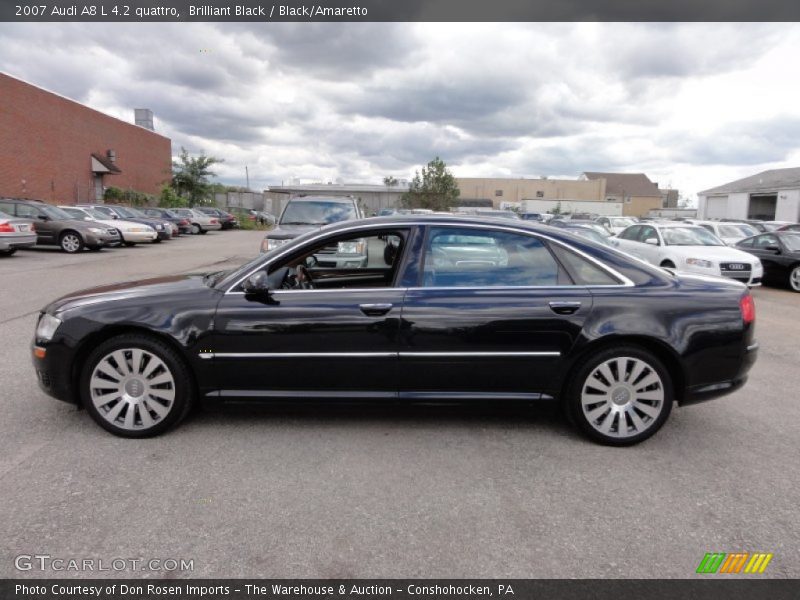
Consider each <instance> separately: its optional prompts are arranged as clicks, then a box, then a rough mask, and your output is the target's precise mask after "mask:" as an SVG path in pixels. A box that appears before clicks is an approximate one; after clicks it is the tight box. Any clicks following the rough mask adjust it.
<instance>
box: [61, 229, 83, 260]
mask: <svg viewBox="0 0 800 600" xmlns="http://www.w3.org/2000/svg"><path fill="white" fill-rule="evenodd" d="M58 245H59V246H61V250H63V251H64V252H66V253H67V254H76V253H78V252H80V251H81V250H83V246H84V243H83V238H82V237H81V235H80V234H79V233H78V232H76V231H65V232H64V233H62V234H61V237H59V238H58Z"/></svg>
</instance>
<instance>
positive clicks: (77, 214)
mask: <svg viewBox="0 0 800 600" xmlns="http://www.w3.org/2000/svg"><path fill="white" fill-rule="evenodd" d="M59 208H60V209H62V210H64V211H66V212H67V213H68V214H69V215H70V216H71V217H73V218H75V219H80V220H82V221H95V222H97V223H102V224H103V225H106V226H108V227H113V228H114V229H116V230H118V231H119V234H120V235H121V236H122V243H123V244H125V245H126V246H135V245H136V244H143V243H148V244H149V243H151V242H153V240H155V239H156V238H157V237H158V233H156V230H155V229H153V228H152V227H150V226H149V225H145V224H144V223H136V222H135V221H125V220H124V219H109V218H108V215H106V214H105V213H102V212H100V211H99V210H95V209H94V208H85V207H78V206H69V205H63V204H62V205H59Z"/></svg>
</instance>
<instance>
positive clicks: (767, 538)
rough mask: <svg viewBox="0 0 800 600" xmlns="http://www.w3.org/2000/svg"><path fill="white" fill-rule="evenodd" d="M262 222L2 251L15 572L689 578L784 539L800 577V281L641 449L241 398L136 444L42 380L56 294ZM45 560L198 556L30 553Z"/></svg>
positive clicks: (191, 259) (493, 415) (5, 552)
mask: <svg viewBox="0 0 800 600" xmlns="http://www.w3.org/2000/svg"><path fill="white" fill-rule="evenodd" d="M262 235H263V234H261V233H259V232H248V231H233V232H218V233H217V232H212V233H209V234H208V235H205V236H195V237H184V238H182V239H177V240H173V241H169V242H164V243H162V244H158V245H148V246H137V247H136V248H131V249H112V250H104V251H102V252H100V253H88V252H87V253H83V254H81V255H80V256H69V255H65V254H63V253H61V252H59V251H58V250H55V249H40V250H31V251H22V252H19V253H17V255H16V256H14V257H12V258H8V259H0V340H2V360H1V361H0V507H2V508H0V577H20V576H23V577H53V576H70V577H72V576H74V577H92V576H94V577H96V576H98V575H100V576H103V577H106V576H119V577H132V576H137V577H138V576H145V577H164V576H194V577H458V578H460V577H469V578H473V577H569V578H573V577H626V578H627V577H681V578H683V577H692V576H694V574H695V569H696V568H697V566H698V564H699V562H700V560H701V559H702V558H703V556H704V554H705V553H706V552H737V551H749V552H771V553H773V554H774V558H773V559H772V562H771V563H770V564H769V567H768V569H767V571H766V573H765V574H764V575H761V576H760V577H765V576H771V577H800V518H798V501H799V500H800V402H799V401H798V392H797V390H798V388H800V368H798V365H800V343H799V342H798V340H800V320H798V309H800V294H793V293H791V292H789V291H787V290H782V289H770V288H762V289H757V290H754V296H755V298H756V306H757V321H756V331H757V338H758V341H759V342H760V344H761V349H760V354H759V360H758V363H757V364H756V365H755V367H754V369H753V371H752V373H751V378H750V381H749V383H748V384H747V386H745V388H744V389H743V390H740V391H739V392H737V393H735V394H733V395H731V396H728V397H725V398H722V399H719V400H715V401H712V402H708V403H705V404H701V405H696V406H691V407H686V408H682V409H676V410H674V411H673V413H672V416H671V417H670V420H669V422H668V423H667V424H666V426H665V427H664V428H663V429H662V430H661V432H659V433H658V434H657V435H656V436H655V437H654V438H652V439H651V440H649V441H647V442H645V443H644V444H641V445H639V446H635V447H632V448H624V449H615V448H605V447H601V446H597V445H595V444H592V443H590V442H588V441H585V440H584V439H583V438H582V437H580V436H579V435H577V434H576V433H574V432H573V431H572V430H571V429H570V428H569V426H567V425H566V424H565V423H564V422H562V420H561V418H560V417H559V415H558V413H557V412H556V411H553V410H551V409H548V408H537V409H534V410H530V409H526V408H524V407H504V406H500V407H491V406H477V407H443V406H415V407H402V406H396V405H392V406H385V405H384V406H382V405H370V406H358V405H354V406H336V405H316V406H302V407H297V406H292V405H290V404H282V405H272V406H257V407H248V406H245V407H242V406H237V407H229V408H224V409H221V410H213V411H208V412H201V413H197V414H195V415H193V416H192V417H190V419H189V420H188V421H186V422H185V423H184V424H183V425H181V426H180V428H178V429H177V430H175V431H172V432H170V433H168V434H166V435H164V436H161V437H158V438H154V439H148V440H126V439H121V438H117V437H114V436H112V435H110V434H108V433H106V432H105V431H104V430H102V429H101V428H100V427H98V426H97V425H95V424H94V422H93V421H92V420H91V419H90V417H89V416H88V415H87V414H86V413H85V412H83V411H79V410H76V409H75V408H74V407H71V406H69V405H67V404H64V403H61V402H58V401H57V400H53V399H51V398H49V397H48V396H46V395H45V394H44V393H42V392H41V391H39V388H38V387H37V385H36V381H35V378H34V373H33V368H32V366H31V361H30V356H29V353H30V349H29V344H30V341H31V336H32V334H33V329H34V326H35V321H36V314H37V312H38V310H39V309H40V308H41V307H42V306H43V305H45V304H46V303H47V302H49V301H50V300H52V299H54V298H56V297H58V296H60V295H63V294H65V293H67V292H70V291H73V290H76V289H80V288H86V287H91V286H93V285H100V284H106V283H112V282H118V281H125V280H133V279H142V278H146V277H151V276H159V275H165V274H171V273H186V272H198V271H205V270H218V269H220V268H224V267H225V266H228V265H235V264H237V263H241V262H243V261H245V260H247V259H248V258H250V257H252V256H253V255H254V254H255V253H256V252H257V251H258V244H259V241H260V239H261V237H262ZM487 376H491V375H490V374H487ZM34 554H45V555H49V556H51V557H53V558H62V559H78V560H82V559H91V560H95V561H98V560H103V561H105V565H106V566H108V565H109V564H110V562H109V561H111V560H113V559H139V558H143V559H161V560H163V559H178V560H179V559H186V560H192V561H193V570H192V571H188V572H180V571H171V572H168V573H166V572H163V571H141V572H140V571H138V570H137V571H131V570H128V568H126V569H125V570H122V571H114V570H111V571H106V572H97V571H80V572H75V571H62V572H54V571H52V570H45V571H40V570H38V569H32V570H30V571H18V570H17V569H16V568H15V558H16V557H18V556H20V555H34ZM65 564H68V563H65ZM117 564H119V563H117ZM95 565H97V563H95ZM739 577H741V576H739Z"/></svg>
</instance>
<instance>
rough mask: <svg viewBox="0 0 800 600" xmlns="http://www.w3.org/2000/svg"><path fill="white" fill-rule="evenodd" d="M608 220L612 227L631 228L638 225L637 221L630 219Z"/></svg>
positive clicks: (615, 218) (617, 218)
mask: <svg viewBox="0 0 800 600" xmlns="http://www.w3.org/2000/svg"><path fill="white" fill-rule="evenodd" d="M608 220H609V222H610V223H611V226H612V227H630V226H631V225H636V221H635V220H634V219H629V218H628V217H609V218H608Z"/></svg>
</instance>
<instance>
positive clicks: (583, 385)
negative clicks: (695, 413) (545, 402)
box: [564, 346, 674, 446]
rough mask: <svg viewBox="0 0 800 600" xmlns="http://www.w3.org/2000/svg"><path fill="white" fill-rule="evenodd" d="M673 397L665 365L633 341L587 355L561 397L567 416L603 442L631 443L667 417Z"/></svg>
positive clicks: (594, 438)
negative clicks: (632, 344)
mask: <svg viewBox="0 0 800 600" xmlns="http://www.w3.org/2000/svg"><path fill="white" fill-rule="evenodd" d="M620 367H621V369H622V370H620ZM620 372H622V377H621V378H620ZM631 378H634V379H631ZM604 380H605V381H604ZM608 384H610V385H608ZM604 392H605V393H604ZM673 399H674V394H673V386H672V379H671V377H670V375H669V372H668V371H667V369H666V368H665V367H664V365H663V364H662V363H661V361H660V360H658V358H656V357H655V356H653V355H652V354H651V353H649V352H647V351H645V350H643V349H641V348H637V347H636V346H617V347H613V348H608V349H606V350H603V351H601V352H599V353H597V354H594V355H592V356H589V357H588V358H587V359H586V360H585V361H584V362H583V363H582V364H581V365H580V366H579V367H578V369H577V371H575V372H574V373H573V375H572V376H571V377H570V381H569V383H568V384H567V390H566V395H565V398H564V400H565V403H566V409H567V412H568V415H569V417H570V421H572V422H573V423H574V424H575V425H576V426H577V427H578V428H579V429H580V430H581V432H582V433H583V434H584V435H585V436H586V437H588V438H589V439H591V440H593V441H595V442H599V443H600V444H604V445H607V446H631V445H633V444H637V443H639V442H642V441H644V440H646V439H647V438H649V437H650V436H652V435H653V434H655V433H656V432H657V431H658V430H659V429H661V427H662V425H664V423H665V422H666V420H667V418H668V417H669V413H670V411H671V410H672V402H673ZM620 419H624V421H622V422H621V421H620ZM621 423H622V424H624V425H623V427H624V429H623V430H622V432H620V425H621Z"/></svg>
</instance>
